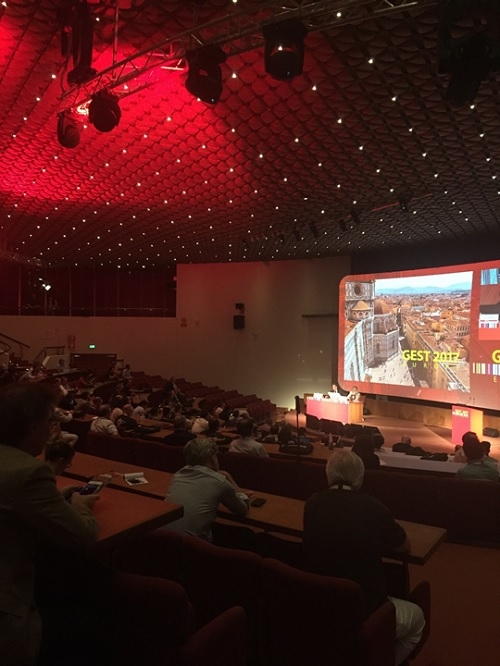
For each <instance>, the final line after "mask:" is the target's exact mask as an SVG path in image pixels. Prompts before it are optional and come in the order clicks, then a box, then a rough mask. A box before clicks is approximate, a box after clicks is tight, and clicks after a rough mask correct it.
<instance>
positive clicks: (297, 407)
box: [295, 395, 300, 414]
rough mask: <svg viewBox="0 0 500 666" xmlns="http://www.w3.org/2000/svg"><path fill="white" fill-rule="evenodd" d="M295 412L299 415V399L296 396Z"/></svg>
mask: <svg viewBox="0 0 500 666" xmlns="http://www.w3.org/2000/svg"><path fill="white" fill-rule="evenodd" d="M295 411H296V412H297V414H300V398H299V396H298V395H296V396H295Z"/></svg>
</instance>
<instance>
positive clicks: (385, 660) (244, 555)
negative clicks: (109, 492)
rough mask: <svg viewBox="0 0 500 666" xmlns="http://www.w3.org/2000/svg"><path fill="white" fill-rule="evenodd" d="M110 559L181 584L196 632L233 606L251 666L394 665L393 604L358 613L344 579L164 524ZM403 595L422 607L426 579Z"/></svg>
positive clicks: (358, 603) (356, 591)
mask: <svg viewBox="0 0 500 666" xmlns="http://www.w3.org/2000/svg"><path fill="white" fill-rule="evenodd" d="M113 563H114V565H115V566H117V567H119V568H120V569H122V570H124V571H128V572H132V573H134V574H141V575H147V576H156V577H159V578H164V579H165V578H166V579H168V580H171V581H174V582H176V583H179V584H181V585H182V586H183V588H184V589H185V591H186V593H187V596H188V598H189V601H190V602H191V604H192V605H193V607H194V610H195V615H196V628H197V629H198V630H200V629H201V628H202V627H203V626H205V625H206V624H207V623H209V622H212V621H213V620H214V618H217V617H218V616H220V615H221V614H222V613H224V612H225V611H227V610H228V609H230V608H232V607H234V606H241V607H242V608H243V609H244V610H245V613H246V617H247V631H248V644H247V649H248V654H249V662H248V663H249V664H252V665H253V666H304V664H314V666H332V665H333V664H339V665H342V666H387V664H391V663H394V635H395V619H394V607H393V606H392V604H391V603H389V602H387V603H385V604H384V605H383V606H381V607H380V608H379V609H378V610H377V611H375V612H374V613H373V614H372V615H370V617H368V618H365V617H364V608H363V606H364V604H363V595H362V591H361V588H360V587H359V586H358V585H357V584H356V583H353V582H351V581H348V580H343V579H339V578H333V577H327V576H319V575H316V574H311V573H308V572H305V571H300V570H299V569H295V568H294V567H290V566H288V565H286V564H284V563H282V562H279V561H277V560H273V559H267V558H262V557H260V556H259V555H257V554H255V553H251V552H246V551H241V550H232V549H228V548H220V547H217V546H213V545H211V544H209V543H206V542H204V541H202V540H201V539H196V538H194V537H189V536H183V535H180V534H177V533H174V532H169V531H168V530H157V531H156V532H153V533H150V534H148V535H146V536H145V537H141V538H138V539H135V540H132V541H127V543H126V544H124V545H123V546H122V547H121V548H119V549H118V550H117V551H115V553H114V562H113ZM411 598H412V600H414V601H415V602H416V603H419V604H420V605H421V606H422V608H424V609H428V608H429V586H428V583H426V582H423V583H421V584H420V585H419V587H418V588H416V589H415V591H414V593H413V594H412V595H411ZM426 635H427V634H426ZM229 638H230V637H228V639H229ZM142 663H147V662H142ZM207 663H209V662H207ZM219 663H222V662H219Z"/></svg>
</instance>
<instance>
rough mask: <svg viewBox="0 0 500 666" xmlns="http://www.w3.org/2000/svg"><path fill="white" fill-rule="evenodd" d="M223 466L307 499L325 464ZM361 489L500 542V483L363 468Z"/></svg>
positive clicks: (146, 451) (174, 456)
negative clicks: (362, 487) (364, 470)
mask: <svg viewBox="0 0 500 666" xmlns="http://www.w3.org/2000/svg"><path fill="white" fill-rule="evenodd" d="M77 448H78V450H82V451H85V452H86V453H90V454H92V455H96V456H100V457H104V458H109V459H111V460H119V461H121V462H127V463H130V464H136V465H140V466H142V467H151V468H154V469H160V470H164V471H167V472H176V471H177V470H178V469H180V467H182V466H183V465H184V464H185V461H184V455H183V450H182V447H176V446H168V445H165V444H162V443H161V442H155V441H146V440H142V439H131V438H126V437H121V438H116V437H108V436H104V435H96V434H94V433H89V434H88V436H87V438H86V441H84V443H80V442H79V443H78V445H77ZM219 460H220V466H221V469H225V470H227V471H228V472H230V473H231V474H232V476H233V477H234V478H235V479H236V480H237V482H238V484H239V485H240V486H241V487H242V488H250V489H252V490H255V491H257V492H259V491H260V492H266V493H271V494H274V495H282V496H285V497H293V498H296V499H301V500H305V499H307V498H308V497H310V496H311V495H312V494H313V493H315V492H318V491H320V490H323V489H325V488H326V487H327V481H326V474H325V467H324V464H319V463H318V462H310V461H308V460H302V459H299V460H297V459H294V458H292V457H283V458H279V457H269V458H261V457H257V456H247V455H242V454H240V453H228V452H221V453H220V454H219ZM364 490H365V491H366V492H368V493H369V494H371V495H373V496H375V497H378V498H379V499H380V500H381V501H382V502H383V503H384V504H385V505H386V506H387V507H388V508H389V509H390V510H391V511H392V513H393V514H394V515H395V516H396V518H400V519H401V520H410V521H413V522H418V523H423V524H426V525H435V526H437V527H444V528H446V529H447V530H448V539H449V540H451V541H456V542H459V543H494V544H496V543H499V542H500V484H499V483H491V482H486V481H461V480H459V479H455V478H448V477H437V476H431V475H427V474H406V473H404V472H401V473H399V472H394V471H386V470H384V469H383V468H382V469H379V470H366V472H365V480H364Z"/></svg>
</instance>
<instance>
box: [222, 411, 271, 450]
mask: <svg viewBox="0 0 500 666" xmlns="http://www.w3.org/2000/svg"><path fill="white" fill-rule="evenodd" d="M236 431H237V433H238V435H239V438H238V439H233V441H232V442H231V444H230V446H229V453H247V454H249V455H252V456H261V457H262V458H267V457H268V456H269V454H268V452H267V451H266V449H265V448H264V445H263V444H262V443H261V442H257V441H256V440H255V439H254V438H253V431H254V422H253V420H252V419H244V420H243V421H240V422H239V423H238V425H237V427H236Z"/></svg>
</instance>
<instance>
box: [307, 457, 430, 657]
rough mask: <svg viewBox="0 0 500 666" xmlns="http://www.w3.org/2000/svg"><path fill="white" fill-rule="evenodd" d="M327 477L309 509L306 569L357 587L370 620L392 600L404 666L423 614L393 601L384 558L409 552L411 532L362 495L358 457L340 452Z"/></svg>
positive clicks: (418, 635) (419, 633)
mask: <svg viewBox="0 0 500 666" xmlns="http://www.w3.org/2000/svg"><path fill="white" fill-rule="evenodd" d="M326 475H327V479H328V485H329V488H328V490H324V491H322V492H320V493H316V494H315V495H312V497H310V498H309V499H308V500H307V501H306V504H305V508H304V533H303V547H304V561H305V565H306V568H307V569H308V570H309V571H312V572H314V573H318V574H322V575H325V576H336V577H339V578H347V579H349V580H352V581H354V582H356V583H358V584H359V585H360V586H361V588H362V590H363V593H364V597H365V602H366V615H367V616H368V615H370V614H371V613H372V612H373V611H374V610H376V609H377V608H379V606H381V605H382V604H383V603H384V602H385V601H387V600H390V601H391V602H392V603H393V604H394V606H395V609H396V637H395V638H396V652H395V663H396V665H398V664H401V663H403V661H405V660H406V659H407V657H408V656H409V655H410V653H411V652H412V651H413V649H414V648H415V647H416V646H417V644H418V642H419V641H420V638H421V636H422V632H423V629H424V626H425V620H424V614H423V612H422V610H421V609H420V608H419V607H418V606H416V605H415V604H413V603H411V602H409V601H403V600H402V599H395V598H393V597H388V592H387V583H386V579H385V574H384V568H383V564H382V556H383V555H384V554H385V553H387V552H388V551H391V550H393V551H394V550H399V551H403V552H405V551H406V550H408V549H409V543H408V540H407V538H406V533H405V531H404V529H403V528H402V527H401V526H400V525H399V524H398V523H397V522H396V521H395V520H394V518H393V517H392V515H391V513H390V512H389V510H388V509H387V507H385V506H384V505H383V504H382V503H381V502H379V501H378V500H377V499H375V498H374V497H370V496H369V495H366V494H364V493H360V492H358V491H359V489H360V488H361V485H362V483H363V476H364V467H363V462H362V461H361V458H359V457H358V456H357V455H356V454H355V453H353V452H352V451H348V450H346V449H336V450H335V451H334V453H332V455H331V456H330V458H329V460H328V463H327V466H326Z"/></svg>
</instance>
